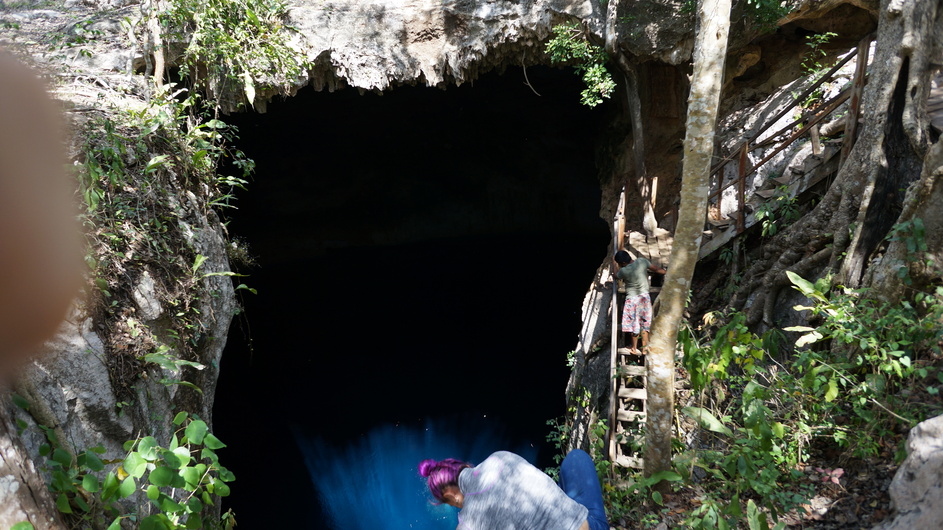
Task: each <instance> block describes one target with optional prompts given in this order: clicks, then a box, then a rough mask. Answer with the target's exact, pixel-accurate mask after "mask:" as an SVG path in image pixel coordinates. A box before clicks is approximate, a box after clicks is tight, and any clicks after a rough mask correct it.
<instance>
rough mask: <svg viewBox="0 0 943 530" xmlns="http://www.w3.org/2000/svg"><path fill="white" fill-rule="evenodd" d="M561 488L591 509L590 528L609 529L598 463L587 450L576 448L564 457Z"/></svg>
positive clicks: (597, 529)
mask: <svg viewBox="0 0 943 530" xmlns="http://www.w3.org/2000/svg"><path fill="white" fill-rule="evenodd" d="M560 488H561V489H562V490H563V491H564V492H566V494H567V496H568V497H570V498H571V499H573V500H574V501H576V502H578V503H580V504H582V505H583V506H585V507H586V508H587V509H588V510H589V516H588V520H589V529H590V530H609V522H608V521H607V520H606V508H605V506H603V501H602V488H601V487H600V486H599V477H598V476H597V475H596V465H595V464H594V463H593V459H592V457H590V456H589V455H588V454H587V453H586V451H583V450H582V449H574V450H572V451H570V453H569V454H568V455H566V458H564V459H563V463H562V464H560Z"/></svg>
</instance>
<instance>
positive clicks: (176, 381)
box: [160, 379, 203, 394]
mask: <svg viewBox="0 0 943 530" xmlns="http://www.w3.org/2000/svg"><path fill="white" fill-rule="evenodd" d="M160 383H161V384H162V385H167V386H171V385H180V386H185V387H187V388H192V389H193V390H196V391H197V392H198V393H200V394H202V393H203V389H201V388H200V387H198V386H196V385H194V384H193V383H191V382H190V381H183V380H181V379H161V380H160Z"/></svg>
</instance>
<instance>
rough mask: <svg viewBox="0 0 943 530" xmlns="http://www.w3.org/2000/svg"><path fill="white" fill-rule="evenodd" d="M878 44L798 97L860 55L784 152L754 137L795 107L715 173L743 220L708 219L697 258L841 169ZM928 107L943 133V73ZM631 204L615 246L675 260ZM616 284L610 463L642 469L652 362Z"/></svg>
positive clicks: (616, 230)
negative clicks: (764, 175)
mask: <svg viewBox="0 0 943 530" xmlns="http://www.w3.org/2000/svg"><path fill="white" fill-rule="evenodd" d="M871 39H872V36H870V35H869V36H867V37H865V38H864V39H862V40H861V42H860V43H859V45H858V48H857V50H856V51H854V52H852V53H849V54H848V55H847V56H846V57H844V58H843V59H842V60H841V61H839V63H838V64H836V65H835V66H834V67H833V68H832V69H831V70H830V71H829V72H827V73H826V74H825V75H823V76H822V77H821V78H820V79H819V80H818V81H817V82H816V83H814V84H813V85H812V86H810V87H809V88H808V89H807V90H806V92H805V93H803V94H801V95H799V96H798V97H797V98H796V100H797V101H804V100H805V99H806V98H807V97H808V95H809V94H811V93H812V91H813V90H815V89H816V88H817V87H818V86H819V85H820V84H821V83H823V82H825V81H826V80H827V79H829V78H831V76H833V75H834V74H835V73H836V72H837V71H838V70H839V68H841V67H842V66H843V65H844V64H845V63H847V62H848V61H849V60H851V59H852V58H854V57H858V58H859V60H858V62H857V67H856V69H855V70H856V71H855V75H854V79H853V82H852V86H851V87H849V88H848V89H847V90H846V91H844V92H842V93H841V94H839V95H838V96H836V97H835V98H833V99H832V100H831V101H828V102H825V103H823V104H822V106H821V107H820V108H819V109H817V111H815V112H814V113H811V114H804V115H803V116H802V117H800V118H799V119H798V120H796V121H794V122H793V123H791V124H790V125H788V126H787V127H785V128H784V129H782V130H780V131H778V132H776V133H775V134H773V135H771V136H770V138H771V139H772V143H775V144H777V147H775V148H774V149H773V150H772V152H771V153H769V154H767V155H765V156H764V157H763V158H762V160H760V161H758V162H757V163H756V164H750V163H749V153H750V152H752V151H753V150H754V149H758V148H762V147H766V146H769V145H770V143H771V141H769V140H768V141H763V142H759V143H757V142H756V141H755V139H756V138H757V137H759V135H760V134H762V133H763V132H764V131H765V130H766V129H767V128H768V127H770V126H772V125H773V124H774V123H776V122H777V121H778V120H779V119H780V118H782V117H783V116H784V115H785V114H786V113H787V112H789V111H790V110H791V109H790V108H786V109H783V110H782V111H781V112H780V113H779V114H778V115H777V116H775V117H773V118H771V119H770V120H769V121H767V123H766V124H765V125H764V126H763V127H762V128H761V129H760V130H758V131H756V132H754V133H753V134H752V137H749V138H748V137H744V138H743V139H742V140H741V142H740V144H738V145H737V147H735V148H734V149H733V150H732V152H731V153H730V154H729V155H728V156H726V157H724V158H723V159H722V160H721V161H720V162H719V163H718V164H716V165H715V166H714V167H713V168H711V174H712V175H716V176H717V178H718V185H717V188H716V190H715V191H714V192H713V193H712V194H711V197H712V203H713V204H714V205H715V207H716V208H715V210H716V211H718V212H719V211H722V210H723V209H722V208H721V202H722V201H723V195H724V190H725V189H727V188H729V187H731V186H737V187H738V189H737V190H736V201H737V208H736V210H737V214H736V219H720V218H712V217H711V216H708V218H707V219H706V220H705V231H704V234H705V237H704V240H702V244H701V249H700V252H699V254H698V259H702V258H705V257H707V256H709V255H710V254H712V253H713V252H715V251H717V250H718V249H720V248H722V247H723V246H724V245H726V244H727V243H728V242H730V241H731V240H733V239H734V238H736V237H737V236H738V235H740V234H742V233H743V232H744V231H745V230H746V229H747V228H749V227H750V226H752V225H755V224H756V223H757V222H758V221H757V219H756V215H755V211H756V210H757V209H758V208H759V207H760V206H761V205H763V204H764V203H765V204H768V205H769V208H771V209H775V208H777V207H778V204H779V203H780V201H777V200H776V199H777V198H778V197H780V196H785V198H793V197H797V196H798V195H800V194H801V193H802V192H804V191H805V190H808V189H810V188H811V187H813V186H815V185H816V184H818V183H819V182H821V181H822V180H823V179H825V178H827V177H828V176H830V175H833V174H835V173H836V172H837V171H838V168H840V167H841V165H842V163H843V162H844V160H845V158H846V157H847V155H848V152H849V151H850V149H851V146H852V144H853V143H854V139H855V136H856V128H857V122H858V119H857V118H858V109H859V105H860V99H861V91H862V89H863V87H864V84H865V80H866V69H865V66H866V64H867V61H868V49H869V46H870V43H871ZM861 59H863V60H861ZM845 101H850V104H849V107H850V109H849V112H848V118H847V122H846V127H845V138H844V139H843V140H838V141H825V142H820V141H819V138H818V124H819V123H820V122H821V121H822V120H824V119H825V118H826V117H827V116H829V115H830V114H831V113H832V112H834V111H835V109H837V108H838V107H839V106H840V105H841V104H842V103H844V102H845ZM928 103H929V105H928V106H929V107H930V108H929V111H930V115H931V118H932V124H933V126H934V127H935V128H936V129H937V130H938V131H939V130H940V129H943V76H941V77H938V78H937V79H936V80H935V82H934V89H933V90H932V91H931V95H930V98H929V101H928ZM804 136H809V137H810V139H811V141H812V144H813V148H812V156H810V157H808V158H806V159H805V160H804V161H803V163H802V165H801V166H798V167H793V168H790V169H789V170H788V171H787V172H786V173H785V174H783V175H782V176H779V177H776V178H772V179H770V180H769V181H768V182H767V183H766V184H765V185H764V186H763V187H762V188H760V189H759V190H756V191H755V192H753V194H752V196H751V197H750V198H749V199H747V198H746V195H747V194H746V193H745V192H746V190H745V182H746V178H747V176H749V175H751V174H753V173H754V172H755V171H756V170H757V169H758V168H759V167H760V166H762V165H763V164H765V163H766V162H768V161H769V160H770V159H772V158H773V156H774V155H775V154H776V153H778V152H780V151H781V150H782V149H785V148H786V147H787V146H789V145H790V144H792V143H793V142H794V141H796V140H797V139H799V138H801V137H804ZM783 137H785V138H784V139H782V140H776V139H777V138H783ZM728 163H737V165H738V171H737V173H738V178H737V179H735V180H734V181H732V182H730V183H728V184H725V185H721V184H720V183H719V181H720V180H722V178H721V175H723V173H722V172H723V169H724V166H726V165H727V164H728ZM649 200H651V201H652V202H653V203H654V198H653V197H650V198H649ZM624 207H625V190H624V189H623V192H622V195H621V198H620V202H619V205H618V208H617V211H616V215H615V220H614V225H613V236H614V238H613V248H614V249H620V248H623V245H624V248H625V249H626V250H627V251H629V253H630V254H632V255H633V256H632V257H633V258H636V257H640V256H641V257H645V258H647V259H648V260H649V261H651V262H652V263H654V264H655V265H657V266H661V267H664V266H666V265H669V260H668V258H669V256H670V254H671V244H672V237H671V233H670V232H668V231H667V230H663V229H660V228H658V229H656V230H655V232H654V233H652V234H644V233H640V232H629V233H626V232H625V216H624ZM623 234H625V239H623ZM611 279H612V280H613V281H612V306H611V310H610V311H611V318H612V324H611V326H612V328H611V331H612V336H611V341H610V346H611V354H610V358H611V362H610V366H611V393H610V396H611V399H610V402H609V403H610V407H609V426H610V429H609V433H608V434H607V447H608V448H609V460H610V461H611V462H612V463H613V464H615V465H618V466H622V467H631V468H638V469H641V468H643V467H644V461H643V459H642V447H643V445H644V443H643V442H644V440H643V435H642V433H643V432H644V429H643V428H642V426H643V425H644V422H645V415H646V412H647V408H646V400H647V393H648V392H647V388H646V382H647V378H648V370H647V368H646V366H645V360H646V357H645V356H638V355H631V354H630V353H629V350H628V348H625V347H620V346H621V345H620V344H619V339H620V335H621V333H620V332H619V328H620V326H619V320H620V318H621V309H622V304H623V302H624V297H621V296H620V295H619V292H618V287H617V283H618V282H617V281H614V278H611ZM604 281H605V280H604ZM656 285H658V284H656ZM660 290H661V289H660V287H657V286H655V287H653V288H652V292H651V295H652V306H653V310H654V311H655V312H657V310H658V300H657V296H658V292H659V291H660Z"/></svg>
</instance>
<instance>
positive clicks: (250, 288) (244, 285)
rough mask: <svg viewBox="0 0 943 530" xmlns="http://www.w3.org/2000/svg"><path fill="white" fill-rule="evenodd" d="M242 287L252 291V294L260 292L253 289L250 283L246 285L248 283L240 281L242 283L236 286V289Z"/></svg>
mask: <svg viewBox="0 0 943 530" xmlns="http://www.w3.org/2000/svg"><path fill="white" fill-rule="evenodd" d="M240 289H245V290H247V291H249V292H250V293H252V294H259V292H258V291H257V290H255V289H253V288H252V287H249V286H248V285H246V284H244V283H240V284H239V285H238V286H237V287H236V290H237V291H238V290H240Z"/></svg>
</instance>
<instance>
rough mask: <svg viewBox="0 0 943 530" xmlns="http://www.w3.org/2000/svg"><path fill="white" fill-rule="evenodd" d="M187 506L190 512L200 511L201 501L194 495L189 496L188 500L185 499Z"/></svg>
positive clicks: (201, 508)
mask: <svg viewBox="0 0 943 530" xmlns="http://www.w3.org/2000/svg"><path fill="white" fill-rule="evenodd" d="M187 508H189V509H190V512H191V513H195V514H196V513H200V512H202V511H203V503H202V502H200V499H197V498H196V497H190V500H188V501H187Z"/></svg>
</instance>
